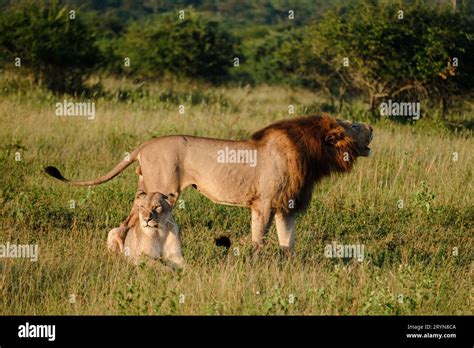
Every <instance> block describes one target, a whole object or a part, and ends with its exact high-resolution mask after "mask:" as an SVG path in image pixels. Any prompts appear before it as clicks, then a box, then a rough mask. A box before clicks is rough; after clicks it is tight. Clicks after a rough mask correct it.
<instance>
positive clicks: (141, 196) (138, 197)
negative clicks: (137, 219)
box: [135, 190, 146, 199]
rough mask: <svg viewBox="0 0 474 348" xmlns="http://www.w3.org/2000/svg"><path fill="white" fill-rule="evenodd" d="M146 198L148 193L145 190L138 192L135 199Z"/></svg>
mask: <svg viewBox="0 0 474 348" xmlns="http://www.w3.org/2000/svg"><path fill="white" fill-rule="evenodd" d="M145 197H146V192H145V191H143V190H140V191H138V192H137V194H136V195H135V198H137V199H144V198H145Z"/></svg>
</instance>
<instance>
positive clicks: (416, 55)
mask: <svg viewBox="0 0 474 348" xmlns="http://www.w3.org/2000/svg"><path fill="white" fill-rule="evenodd" d="M400 11H403V12H400ZM473 35H474V21H473V20H472V18H470V17H468V16H467V15H465V14H463V13H460V12H458V13H453V12H452V10H450V9H449V8H444V7H428V6H426V5H423V4H422V3H420V2H413V3H412V4H407V3H403V5H400V4H391V3H385V2H376V1H363V2H360V3H358V4H355V5H353V6H350V7H347V8H340V9H337V10H334V11H330V12H329V13H328V14H327V15H326V16H325V18H324V19H323V20H322V21H321V22H318V23H316V24H314V25H312V26H310V27H308V28H307V30H306V32H305V35H304V38H305V40H304V43H303V44H302V45H301V50H300V51H299V61H300V65H299V66H298V68H297V72H298V73H299V74H301V75H302V76H304V77H306V78H309V79H312V80H314V81H315V83H317V84H319V85H320V86H322V87H323V88H324V90H326V91H327V92H328V94H330V95H332V96H337V97H341V95H343V94H344V93H345V92H346V90H351V89H352V90H354V89H355V90H361V91H364V93H366V95H367V96H368V100H369V103H370V106H371V107H372V108H375V107H376V102H377V101H379V100H380V99H381V98H382V99H383V98H397V97H399V96H400V95H404V96H405V97H407V96H408V97H409V98H412V99H420V98H430V99H436V98H439V97H440V96H445V97H447V96H449V95H453V94H456V93H466V92H470V91H472V88H473V86H474V74H473V72H474V65H473V64H471V61H472V57H470V56H469V52H472V51H473V50H474V36H473ZM471 54H472V53H471ZM454 58H457V59H458V67H456V66H455V63H454ZM345 59H347V61H346V63H348V64H347V66H345V65H344V60H345Z"/></svg>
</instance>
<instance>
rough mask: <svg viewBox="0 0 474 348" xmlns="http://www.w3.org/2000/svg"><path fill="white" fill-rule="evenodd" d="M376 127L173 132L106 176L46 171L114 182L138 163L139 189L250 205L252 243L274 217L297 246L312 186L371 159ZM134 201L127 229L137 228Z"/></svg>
mask: <svg viewBox="0 0 474 348" xmlns="http://www.w3.org/2000/svg"><path fill="white" fill-rule="evenodd" d="M371 140H372V127H371V126H369V125H367V124H362V123H353V122H351V121H340V120H335V119H333V118H331V117H330V116H328V115H322V116H312V117H302V118H295V119H290V120H285V121H280V122H277V123H274V124H272V125H270V126H268V127H266V128H264V129H262V130H260V131H258V132H256V133H255V134H253V136H252V138H251V139H249V140H243V141H233V140H222V139H211V138H201V137H194V136H188V135H172V136H164V137H160V138H156V139H152V140H150V141H147V142H145V143H143V144H142V145H141V146H139V147H138V148H137V149H136V150H134V151H133V152H132V153H131V154H130V159H129V160H124V161H122V162H120V163H119V164H118V165H117V166H116V167H115V168H114V169H112V170H111V171H110V172H108V173H107V174H105V175H104V176H102V177H100V178H98V179H96V180H90V181H70V180H68V179H66V178H64V177H63V176H62V175H61V173H60V172H59V170H58V169H56V168H55V167H47V168H45V171H46V173H48V174H49V175H51V176H53V177H55V178H56V179H59V180H61V181H63V182H65V183H67V184H69V185H76V186H93V185H98V184H102V183H104V182H106V181H109V180H110V179H112V178H113V177H115V176H116V175H118V174H120V173H121V172H122V171H123V170H124V169H125V168H127V167H128V166H129V165H130V164H131V163H133V162H134V161H136V160H138V161H139V162H140V166H141V173H142V180H139V189H142V190H145V191H148V192H177V194H179V193H180V192H181V191H182V190H184V189H185V188H186V187H188V186H193V187H194V188H195V189H197V190H198V191H199V192H201V193H202V194H204V195H205V196H206V197H208V198H209V199H211V200H212V201H214V202H216V203H221V204H228V205H238V206H246V207H250V208H251V210H252V241H253V243H254V245H255V246H256V247H259V246H261V245H262V244H263V241H264V236H265V233H266V232H267V231H268V228H269V227H270V224H271V221H272V218H273V216H274V217H275V221H276V229H277V234H278V240H279V244H280V246H281V247H282V248H284V249H286V250H289V251H292V250H293V248H294V217H295V214H296V213H297V212H301V211H304V210H305V209H306V207H307V206H308V203H309V202H310V200H311V195H312V190H313V185H314V184H315V183H316V182H318V181H319V180H321V179H322V178H323V177H325V176H328V175H329V174H331V173H332V172H347V171H349V170H350V169H351V168H352V166H353V164H354V162H355V160H356V158H357V157H358V156H368V155H369V154H370V149H369V148H368V145H369V143H370V141H371ZM136 211H137V202H136V201H135V202H134V205H133V207H132V211H131V213H130V215H129V217H128V218H127V219H126V220H125V221H124V222H123V223H122V226H125V227H127V226H130V221H131V220H133V219H134V216H136Z"/></svg>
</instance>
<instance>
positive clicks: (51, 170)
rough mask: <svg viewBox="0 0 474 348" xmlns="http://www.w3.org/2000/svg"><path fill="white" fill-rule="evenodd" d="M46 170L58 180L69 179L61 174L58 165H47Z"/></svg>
mask: <svg viewBox="0 0 474 348" xmlns="http://www.w3.org/2000/svg"><path fill="white" fill-rule="evenodd" d="M44 172H45V173H46V174H48V175H50V176H52V177H53V178H56V179H58V180H61V181H67V179H66V178H65V177H64V176H63V175H62V174H61V172H60V171H59V169H58V168H56V167H52V166H48V167H45V168H44Z"/></svg>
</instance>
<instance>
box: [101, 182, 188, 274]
mask: <svg viewBox="0 0 474 348" xmlns="http://www.w3.org/2000/svg"><path fill="white" fill-rule="evenodd" d="M136 202H137V206H138V214H137V215H138V221H136V223H135V224H134V225H133V226H132V227H131V228H130V229H127V230H124V229H123V228H121V227H119V228H114V229H112V230H111V231H110V232H109V235H108V237H107V247H108V248H109V250H111V251H120V252H123V253H124V254H125V256H126V257H127V258H130V259H131V260H132V261H133V262H135V263H138V262H139V260H140V257H141V256H142V255H144V256H147V257H148V258H149V259H150V260H158V259H160V258H161V259H163V260H164V261H166V262H167V263H168V264H170V265H171V266H173V267H177V268H181V267H182V266H183V265H184V259H183V255H182V253H181V240H180V236H179V229H178V225H177V223H176V221H175V220H174V219H173V216H172V214H171V210H172V206H173V205H174V204H175V202H176V195H174V194H169V195H167V196H166V195H163V194H161V193H159V192H151V193H145V192H144V191H139V192H138V193H137V195H136ZM125 235H126V237H125ZM124 239H125V242H124Z"/></svg>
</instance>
